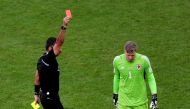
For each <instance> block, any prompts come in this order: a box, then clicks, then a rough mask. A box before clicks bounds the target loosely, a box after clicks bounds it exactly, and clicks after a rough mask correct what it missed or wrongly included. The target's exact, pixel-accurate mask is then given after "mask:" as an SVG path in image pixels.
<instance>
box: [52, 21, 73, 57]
mask: <svg viewBox="0 0 190 109" xmlns="http://www.w3.org/2000/svg"><path fill="white" fill-rule="evenodd" d="M69 21H70V18H69V17H65V18H64V19H63V26H62V27H61V30H60V32H59V35H58V37H57V38H56V42H55V45H54V46H53V51H54V54H55V55H56V56H57V55H58V54H59V53H60V52H61V46H62V45H63V42H64V35H65V32H66V29H67V24H68V22H69Z"/></svg>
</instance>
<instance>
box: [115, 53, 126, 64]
mask: <svg viewBox="0 0 190 109" xmlns="http://www.w3.org/2000/svg"><path fill="white" fill-rule="evenodd" d="M124 55H125V54H121V55H118V56H116V57H115V58H114V60H113V63H117V62H119V61H121V60H122V57H123V56H124Z"/></svg>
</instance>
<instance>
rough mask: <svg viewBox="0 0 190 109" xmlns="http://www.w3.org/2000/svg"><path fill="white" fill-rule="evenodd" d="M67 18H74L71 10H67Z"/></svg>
mask: <svg viewBox="0 0 190 109" xmlns="http://www.w3.org/2000/svg"><path fill="white" fill-rule="evenodd" d="M65 13H66V16H67V17H69V18H72V14H71V10H65Z"/></svg>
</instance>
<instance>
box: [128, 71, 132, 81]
mask: <svg viewBox="0 0 190 109" xmlns="http://www.w3.org/2000/svg"><path fill="white" fill-rule="evenodd" d="M131 78H132V76H131V71H129V79H131Z"/></svg>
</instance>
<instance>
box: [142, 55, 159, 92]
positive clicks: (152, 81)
mask: <svg viewBox="0 0 190 109" xmlns="http://www.w3.org/2000/svg"><path fill="white" fill-rule="evenodd" d="M144 60H145V73H146V78H147V81H148V84H149V87H150V91H151V93H152V94H156V93H157V86H156V80H155V78H154V74H153V70H152V67H151V64H150V61H149V59H148V57H146V56H144Z"/></svg>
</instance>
